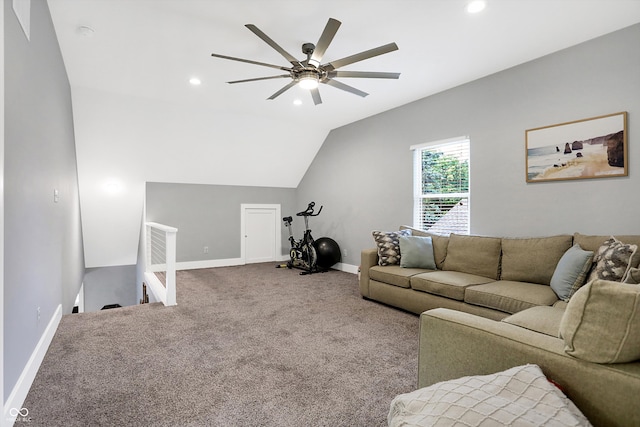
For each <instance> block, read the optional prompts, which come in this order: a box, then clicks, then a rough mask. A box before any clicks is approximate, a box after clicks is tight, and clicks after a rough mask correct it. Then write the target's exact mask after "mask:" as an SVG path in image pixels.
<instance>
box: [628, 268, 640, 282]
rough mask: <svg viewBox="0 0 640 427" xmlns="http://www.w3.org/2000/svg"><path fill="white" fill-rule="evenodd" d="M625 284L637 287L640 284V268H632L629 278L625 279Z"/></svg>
mask: <svg viewBox="0 0 640 427" xmlns="http://www.w3.org/2000/svg"><path fill="white" fill-rule="evenodd" d="M624 283H630V284H632V285H637V284H639V283H640V268H630V269H629V272H627V277H625V278H624Z"/></svg>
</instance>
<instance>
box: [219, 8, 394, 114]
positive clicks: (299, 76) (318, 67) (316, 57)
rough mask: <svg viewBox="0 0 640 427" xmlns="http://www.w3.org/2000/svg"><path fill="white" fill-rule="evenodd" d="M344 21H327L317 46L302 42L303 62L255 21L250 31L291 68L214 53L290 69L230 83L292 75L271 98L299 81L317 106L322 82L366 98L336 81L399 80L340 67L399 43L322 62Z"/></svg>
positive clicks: (372, 55) (380, 73) (392, 48)
mask: <svg viewBox="0 0 640 427" xmlns="http://www.w3.org/2000/svg"><path fill="white" fill-rule="evenodd" d="M340 24H341V22H340V21H338V20H336V19H333V18H330V19H329V21H328V22H327V25H326V26H325V28H324V31H323V32H322V34H321V35H320V39H319V40H318V42H317V43H316V44H315V45H314V44H313V43H304V44H303V45H302V53H304V54H305V55H306V56H307V58H306V59H305V60H302V61H299V60H297V59H296V58H295V57H294V56H292V55H291V54H289V53H288V52H287V51H286V50H284V49H283V48H282V47H280V46H279V45H278V44H277V43H276V42H275V41H273V40H272V39H271V38H270V37H269V36H267V35H266V34H265V33H263V32H262V31H261V30H260V29H259V28H258V27H256V26H255V25H253V24H247V25H245V27H247V28H248V29H249V30H251V31H252V32H253V33H254V34H255V35H257V36H258V37H260V38H261V39H262V40H263V41H264V42H265V43H267V44H268V45H269V46H271V47H272V48H273V49H275V50H276V51H277V52H278V53H280V55H282V56H283V57H284V58H285V59H286V60H287V61H289V62H290V63H291V66H290V67H283V66H280V65H273V64H267V63H264V62H258V61H252V60H249V59H242V58H235V57H233V56H226V55H219V54H217V53H212V54H211V56H214V57H217V58H223V59H230V60H232V61H240V62H246V63H249V64H255V65H262V66H264V67H270V68H275V69H278V70H282V71H286V72H287V74H281V75H277V76H269V77H257V78H253V79H245V80H235V81H231V82H227V83H230V84H235V83H245V82H253V81H258V80H271V79H280V78H290V79H291V81H290V82H289V83H288V84H287V85H286V86H284V87H283V88H282V89H280V90H279V91H277V92H276V93H274V94H273V95H271V96H270V97H269V98H268V99H275V98H277V97H278V96H280V95H282V94H283V93H284V92H286V91H287V90H289V89H291V88H292V87H293V86H295V85H296V84H299V85H300V87H302V88H303V89H308V90H309V91H310V92H311V96H312V98H313V103H314V104H315V105H318V104H322V98H321V97H320V92H319V91H318V85H319V84H320V83H322V84H327V85H329V86H333V87H335V88H337V89H341V90H344V91H347V92H350V93H353V94H355V95H358V96H362V97H365V96H367V95H368V93H366V92H363V91H361V90H359V89H356V88H354V87H352V86H349V85H347V84H344V83H342V82H339V81H337V80H335V78H343V77H344V78H353V77H356V78H369V79H397V78H399V77H400V73H386V72H375V71H339V70H338V68H340V67H344V66H345V65H349V64H353V63H355V62H359V61H363V60H365V59H369V58H373V57H374V56H378V55H383V54H385V53H389V52H393V51H394V50H398V46H397V45H396V44H395V43H389V44H386V45H384V46H379V47H376V48H374V49H370V50H366V51H364V52H360V53H356V54H355V55H351V56H347V57H345V58H342V59H338V60H336V61H331V62H328V63H326V64H322V57H323V56H324V54H325V52H326V50H327V48H328V47H329V44H330V43H331V41H332V40H333V37H334V36H335V35H336V32H337V31H338V28H340Z"/></svg>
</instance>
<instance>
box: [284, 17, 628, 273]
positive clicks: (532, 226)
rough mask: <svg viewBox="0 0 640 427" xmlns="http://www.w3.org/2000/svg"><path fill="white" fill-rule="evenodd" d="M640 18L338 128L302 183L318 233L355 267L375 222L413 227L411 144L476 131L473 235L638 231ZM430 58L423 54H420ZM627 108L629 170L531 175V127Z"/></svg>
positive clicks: (473, 140) (300, 195)
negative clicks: (546, 177) (543, 178)
mask: <svg viewBox="0 0 640 427" xmlns="http://www.w3.org/2000/svg"><path fill="white" fill-rule="evenodd" d="M638 40H640V25H634V26H632V27H628V28H626V29H623V30H620V31H617V32H614V33H611V34H609V35H606V36H603V37H600V38H597V39H594V40H591V41H588V42H586V43H583V44H580V45H577V46H574V47H571V48H569V49H566V50H563V51H560V52H556V53H554V54H551V55H548V56H546V57H542V58H540V59H537V60H534V61H531V62H528V63H525V64H522V65H520V66H517V67H514V68H511V69H508V70H506V71H503V72H500V73H497V74H493V75H490V76H488V77H485V78H482V79H479V80H476V81H474V82H471V83H468V84H465V85H462V86H459V87H456V88H454V89H451V90H448V91H445V92H442V93H439V94H436V95H433V96H430V97H427V98H424V99H421V100H419V101H416V102H413V103H411V104H407V105H404V106H402V107H399V108H396V109H394V110H390V111H387V112H385V113H382V114H379V115H377V116H374V117H370V118H367V119H364V120H361V121H359V122H356V123H353V124H350V125H347V126H344V127H341V128H338V129H335V130H333V131H332V132H331V133H330V134H329V136H328V137H327V139H326V140H325V142H324V144H323V146H322V148H321V149H320V151H319V152H318V154H317V155H316V157H315V159H314V161H313V163H312V164H311V166H310V167H309V169H308V171H307V172H306V174H305V176H304V178H303V179H302V181H301V183H300V185H299V186H298V189H297V200H298V204H302V203H303V202H304V200H307V199H313V200H315V201H316V202H317V203H321V204H324V206H325V209H324V210H323V213H322V217H320V218H319V220H318V221H316V224H315V226H314V235H315V236H321V235H327V236H330V237H332V238H334V239H335V240H336V241H338V243H339V244H340V246H341V248H342V249H343V252H344V250H346V251H347V252H348V254H347V255H346V256H344V253H343V262H345V263H347V264H353V265H358V264H359V263H360V261H359V257H360V251H361V250H362V249H363V248H367V247H372V246H373V240H372V238H371V231H372V230H374V229H382V230H386V229H397V227H398V226H399V225H400V224H411V222H412V206H413V190H412V153H411V151H410V150H409V147H410V146H411V145H414V144H420V143H425V142H430V141H438V140H443V139H447V138H452V137H458V136H463V135H468V136H469V137H470V139H471V203H470V206H471V232H472V233H474V234H487V235H500V236H539V235H550V234H558V233H573V232H575V231H579V232H582V233H598V234H609V233H620V234H625V233H627V234H638V233H640V227H639V226H638V221H637V212H638V211H639V210H640V198H639V197H637V192H638V188H639V187H640V157H639V156H640V150H638V149H637V145H638V143H639V142H640V139H639V137H638V135H640V124H639V123H640V120H638V117H640V49H638ZM425 60H428V58H425ZM620 111H627V112H628V114H629V116H628V135H629V176H628V177H624V178H608V179H590V180H575V181H564V182H547V183H530V184H528V183H527V182H526V180H525V130H527V129H532V128H536V127H541V126H547V125H553V124H557V123H563V122H568V121H573V120H580V119H585V118H590V117H595V116H600V115H604V114H610V113H616V112H620Z"/></svg>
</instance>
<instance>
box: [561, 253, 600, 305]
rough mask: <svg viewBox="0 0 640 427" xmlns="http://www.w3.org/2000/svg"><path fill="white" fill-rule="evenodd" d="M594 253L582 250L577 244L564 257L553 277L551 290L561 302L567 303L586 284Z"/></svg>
mask: <svg viewBox="0 0 640 427" xmlns="http://www.w3.org/2000/svg"><path fill="white" fill-rule="evenodd" d="M592 260H593V251H585V250H582V248H581V247H580V245H578V244H575V245H573V246H571V247H570V248H569V250H568V251H567V252H565V253H564V255H562V258H560V261H558V265H557V266H556V270H555V271H554V272H553V276H551V289H553V291H554V292H555V293H556V295H558V298H560V299H561V300H564V301H567V300H569V298H571V296H572V295H573V294H575V293H576V291H577V290H578V289H579V288H580V287H581V286H583V285H584V284H585V282H586V280H587V275H588V274H589V271H590V270H591V265H592Z"/></svg>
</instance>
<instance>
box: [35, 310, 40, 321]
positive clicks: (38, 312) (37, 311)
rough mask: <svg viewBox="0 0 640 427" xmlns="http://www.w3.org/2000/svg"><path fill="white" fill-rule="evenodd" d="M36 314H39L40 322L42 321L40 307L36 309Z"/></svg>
mask: <svg viewBox="0 0 640 427" xmlns="http://www.w3.org/2000/svg"><path fill="white" fill-rule="evenodd" d="M36 314H37V315H38V322H40V307H38V308H37V309H36Z"/></svg>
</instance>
